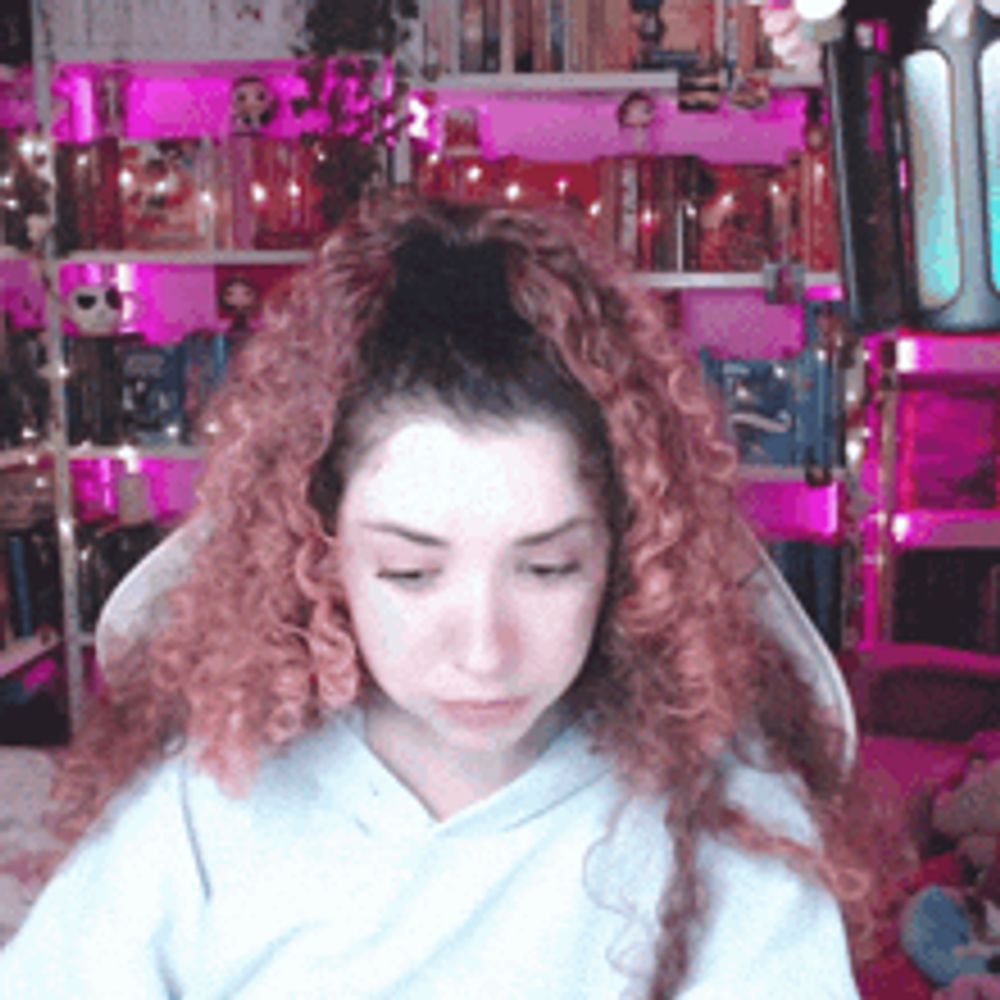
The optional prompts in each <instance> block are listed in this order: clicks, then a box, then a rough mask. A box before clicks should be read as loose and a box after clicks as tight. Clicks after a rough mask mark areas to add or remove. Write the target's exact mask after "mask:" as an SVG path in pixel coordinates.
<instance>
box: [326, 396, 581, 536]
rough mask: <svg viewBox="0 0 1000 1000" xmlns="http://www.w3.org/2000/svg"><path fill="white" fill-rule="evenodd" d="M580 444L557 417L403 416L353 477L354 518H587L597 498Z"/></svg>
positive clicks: (349, 501)
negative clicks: (587, 481)
mask: <svg viewBox="0 0 1000 1000" xmlns="http://www.w3.org/2000/svg"><path fill="white" fill-rule="evenodd" d="M578 466H579V461H578V453H577V446H576V443H575V441H574V440H573V438H572V436H571V435H570V434H569V432H568V431H566V430H563V429H562V428H560V427H559V426H558V425H556V424H555V423H554V422H552V421H549V420H543V419H536V418H518V419H516V420H510V421H505V422H503V423H499V422H495V421H490V422H489V423H481V422H475V421H473V422H464V421H461V420H460V419H459V418H457V417H454V416H450V415H449V416H446V415H443V414H438V415H433V414H430V413H425V414H421V415H411V416H410V417H409V418H408V419H403V420H396V421H394V422H393V424H392V425H391V426H390V427H389V428H388V429H387V430H383V432H382V433H381V434H379V435H378V436H377V438H376V441H375V443H374V444H373V445H372V446H371V447H370V448H369V449H368V450H367V451H366V453H365V454H364V455H363V457H362V458H361V459H360V460H359V461H358V463H357V464H356V466H355V468H354V470H353V472H352V474H351V475H350V477H349V479H348V482H347V489H346V492H345V496H344V501H343V508H344V516H345V517H347V518H352V517H353V518H358V517H364V518H371V517H392V518H409V519H411V520H413V521H414V522H416V523H418V524H422V525H424V526H425V527H428V528H429V527H430V525H431V524H437V525H439V526H441V525H444V524H446V523H449V524H471V523H473V522H474V521H475V519H476V518H479V519H482V520H483V522H484V525H485V524H486V523H489V524H493V525H498V524H500V523H501V522H502V523H504V524H509V525H510V526H511V527H514V526H515V525H516V526H518V527H523V528H525V531H526V532H527V531H528V530H530V527H531V526H532V525H537V524H540V523H542V522H545V524H543V527H544V526H547V524H548V522H549V521H554V520H559V519H565V518H568V517H571V516H578V515H579V516H582V515H583V514H584V513H590V512H591V504H590V502H589V498H588V495H587V490H586V489H585V486H584V483H583V481H582V479H581V476H580V474H579V469H578Z"/></svg>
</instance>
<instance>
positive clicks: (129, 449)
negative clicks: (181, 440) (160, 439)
mask: <svg viewBox="0 0 1000 1000" xmlns="http://www.w3.org/2000/svg"><path fill="white" fill-rule="evenodd" d="M204 457H205V449H204V448H201V447H199V446H198V445H188V444H164V445H153V444H135V445H132V444H81V445H74V446H73V447H72V448H70V449H69V459H70V461H71V462H85V461H94V460H95V459H115V460H117V461H119V462H128V461H132V460H139V459H144V458H166V459H175V460H178V461H190V462H193V461H197V460H199V459H202V458H204Z"/></svg>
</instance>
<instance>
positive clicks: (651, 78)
mask: <svg viewBox="0 0 1000 1000" xmlns="http://www.w3.org/2000/svg"><path fill="white" fill-rule="evenodd" d="M677 76H678V75H677V73H676V71H674V70H667V71H662V72H658V71H651V72H648V73H639V72H636V73H598V72H593V73H442V74H441V76H439V77H438V78H437V79H436V80H433V81H430V80H425V79H419V80H414V81H413V89H414V90H435V91H445V90H447V91H477V92H483V91H486V92H489V91H493V90H496V91H503V92H504V93H510V92H515V93H521V94H529V93H536V92H537V93H540V94H551V93H553V92H561V93H566V92H575V93H595V94H604V93H609V92H611V93H617V92H619V91H621V92H623V93H624V92H628V91H630V90H676V89H677Z"/></svg>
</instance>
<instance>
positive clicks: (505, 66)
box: [500, 0, 517, 73]
mask: <svg viewBox="0 0 1000 1000" xmlns="http://www.w3.org/2000/svg"><path fill="white" fill-rule="evenodd" d="M515 5H516V0H500V72H501V73H513V72H514V69H515V66H516V60H517V47H516V46H517V42H516V39H517V33H516V30H515V29H516V24H515V17H514V11H515Z"/></svg>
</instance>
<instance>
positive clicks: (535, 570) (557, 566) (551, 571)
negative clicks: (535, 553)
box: [528, 561, 580, 580]
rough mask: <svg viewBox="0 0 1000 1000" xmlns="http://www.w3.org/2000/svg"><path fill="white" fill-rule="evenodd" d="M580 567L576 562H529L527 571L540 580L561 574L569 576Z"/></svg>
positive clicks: (560, 575) (554, 577) (553, 577)
mask: <svg viewBox="0 0 1000 1000" xmlns="http://www.w3.org/2000/svg"><path fill="white" fill-rule="evenodd" d="M579 568H580V564H579V563H578V562H575V561H573V562H564V563H529V564H528V572H529V573H531V575H532V576H537V577H538V578H539V579H541V580H551V579H558V578H559V577H563V576H570V575H571V574H573V573H575V572H576V571H577V570H578V569H579Z"/></svg>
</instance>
